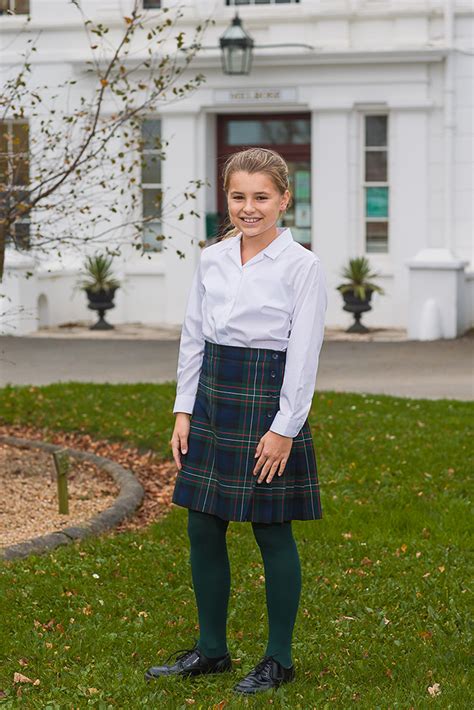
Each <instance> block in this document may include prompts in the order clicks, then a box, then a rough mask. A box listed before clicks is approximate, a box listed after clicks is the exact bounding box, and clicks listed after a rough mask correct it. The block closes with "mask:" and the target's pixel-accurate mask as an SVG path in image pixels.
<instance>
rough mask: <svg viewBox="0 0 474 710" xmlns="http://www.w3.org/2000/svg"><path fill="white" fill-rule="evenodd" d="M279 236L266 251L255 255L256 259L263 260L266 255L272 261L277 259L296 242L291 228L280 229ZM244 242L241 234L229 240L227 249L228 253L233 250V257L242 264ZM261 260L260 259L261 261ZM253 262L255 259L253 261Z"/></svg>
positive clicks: (263, 250)
mask: <svg viewBox="0 0 474 710" xmlns="http://www.w3.org/2000/svg"><path fill="white" fill-rule="evenodd" d="M278 231H279V234H278V236H277V237H275V239H274V240H273V241H272V242H270V244H269V245H268V246H267V247H265V249H262V250H261V251H259V252H258V254H256V255H255V257H254V259H256V257H260V259H263V257H264V255H266V256H268V257H270V259H276V258H277V256H279V255H280V254H281V252H282V251H283V250H284V249H286V247H287V246H288V245H289V244H291V242H293V241H294V239H293V235H292V234H291V230H290V229H289V227H280V228H279V229H278ZM241 241H242V232H239V233H238V234H237V235H235V237H231V238H230V239H229V244H228V245H227V246H226V247H225V249H226V250H227V251H229V250H232V252H231V254H232V256H236V257H237V258H238V263H241V262H240V243H241ZM260 259H258V260H259V261H260ZM252 261H253V259H252Z"/></svg>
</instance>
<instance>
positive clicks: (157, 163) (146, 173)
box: [142, 153, 161, 184]
mask: <svg viewBox="0 0 474 710" xmlns="http://www.w3.org/2000/svg"><path fill="white" fill-rule="evenodd" d="M142 183H155V184H156V183H161V159H160V158H159V157H158V155H156V154H153V153H145V155H144V156H143V159H142Z"/></svg>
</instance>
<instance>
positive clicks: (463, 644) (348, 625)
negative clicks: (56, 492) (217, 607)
mask: <svg viewBox="0 0 474 710" xmlns="http://www.w3.org/2000/svg"><path fill="white" fill-rule="evenodd" d="M173 399H174V384H173V383H169V384H164V385H149V384H140V385H92V384H76V383H67V384H61V385H52V386H47V387H7V388H4V389H3V390H0V423H3V424H6V423H21V424H34V425H35V426H38V427H49V428H50V429H61V430H71V431H72V430H74V431H83V432H88V433H89V434H91V435H94V436H97V437H103V438H105V437H106V438H109V439H110V440H117V441H118V440H121V441H126V442H130V443H131V444H133V445H136V446H140V447H151V448H153V449H155V450H157V451H158V452H159V453H160V454H161V455H163V456H164V457H169V456H170V454H169V450H168V443H167V442H168V441H169V438H170V436H171V427H172V424H173V416H172V414H170V412H171V408H172V402H173ZM471 417H472V405H471V404H470V403H468V402H457V401H453V400H444V401H428V400H414V399H402V398H395V397H388V396H379V395H377V396H376V395H357V394H338V393H333V392H325V393H317V394H316V395H315V397H314V400H313V407H312V410H311V414H310V424H311V426H312V430H313V434H314V438H315V444H316V452H317V457H318V465H319V475H320V483H321V487H322V506H323V516H324V517H323V519H322V520H318V521H305V522H303V521H295V522H294V523H293V527H294V532H295V537H296V540H297V544H298V547H299V551H300V556H301V563H302V568H303V570H302V571H303V591H302V596H301V605H300V610H299V613H298V618H297V623H296V628H295V634H294V646H293V649H294V661H295V665H296V673H297V678H296V680H295V682H293V683H290V684H288V685H286V686H283V687H282V688H280V689H279V690H278V691H276V692H272V693H264V694H262V695H261V696H259V697H253V698H248V699H247V698H243V697H242V696H235V695H234V694H233V693H232V686H233V685H234V684H235V683H236V682H237V681H238V680H239V679H240V678H241V677H242V676H243V675H245V674H246V673H247V672H248V671H249V670H250V669H251V668H252V667H253V666H254V665H255V663H256V662H257V661H258V660H260V658H261V656H262V654H263V652H264V650H265V644H266V632H267V629H266V610H265V591H264V581H263V565H262V563H261V558H260V556H259V553H258V548H257V545H256V543H255V541H254V539H253V535H252V531H251V527H250V525H249V524H247V525H245V524H238V523H231V524H230V527H229V533H228V544H229V555H230V559H231V566H232V593H231V600H230V608H229V624H228V641H229V648H230V651H231V655H232V658H233V659H240V662H238V663H235V664H234V667H235V670H234V671H233V672H232V673H230V674H228V673H226V674H223V675H222V676H202V677H200V678H196V679H194V680H192V679H180V678H165V679H160V680H159V681H158V682H156V683H154V684H153V685H147V684H145V682H144V680H143V673H144V671H145V670H146V668H147V667H148V666H149V665H152V664H155V663H157V662H158V661H163V660H164V659H165V658H166V657H167V656H168V655H169V654H170V653H171V652H172V651H175V650H178V649H186V648H189V647H190V646H192V645H193V642H194V640H195V639H196V637H197V634H198V631H197V627H196V612H195V606H194V596H193V592H192V586H191V577H190V571H189V566H188V556H189V547H188V539H187V533H186V516H187V512H186V510H185V509H183V508H178V507H173V510H172V511H171V512H170V514H169V515H168V516H167V517H166V518H165V519H163V520H161V521H159V522H157V523H156V524H154V525H152V526H151V527H150V528H149V529H147V530H146V532H141V533H133V534H132V533H127V534H123V535H119V536H106V537H102V538H100V539H93V540H88V541H84V542H83V543H80V544H74V545H71V546H68V547H67V548H60V549H58V550H57V551H56V552H54V553H53V554H50V555H45V556H38V557H30V558H29V559H27V560H19V561H15V562H11V563H6V564H4V565H3V567H2V574H1V579H0V619H1V638H0V689H2V691H3V695H2V699H0V706H2V707H12V708H13V707H15V708H16V707H25V708H42V709H44V710H46V709H50V710H53V709H55V710H56V709H61V710H62V709H63V708H64V709H66V708H85V707H94V708H100V709H104V710H105V709H106V708H170V709H171V708H172V709H173V710H175V709H178V708H188V707H194V708H205V709H206V710H207V709H208V708H213V707H216V708H219V710H220V709H221V708H224V707H226V708H241V707H252V708H253V707H255V708H260V707H267V706H269V705H272V706H273V707H278V708H291V709H293V708H302V709H303V710H306V709H307V708H318V710H320V709H321V710H322V709H324V708H331V709H332V708H341V709H343V710H346V709H347V708H350V707H360V708H370V709H374V710H375V709H376V708H380V709H383V710H388V709H391V710H393V709H395V708H403V709H404V710H408V709H409V708H415V709H416V710H420V709H422V708H431V707H437V708H442V709H443V710H447V709H448V708H452V709H453V710H462V709H464V708H465V709H466V710H467V709H470V708H472V707H474V698H473V693H472V690H470V688H469V682H470V683H471V687H472V677H471V678H469V648H470V643H471V634H472V632H471V628H470V625H469V624H470V614H469V612H470V606H469V591H468V577H469V572H470V562H471V558H470V556H469V549H470V547H471V545H470V539H469V538H470V529H472V525H470V512H471V510H472V509H471V507H470V496H469V494H470V488H469V480H468V472H469V471H470V470H471V467H470V464H469V454H470V451H471V450H470V444H469V438H468V433H469V428H470V422H471V421H472V419H471ZM471 549H472V547H471ZM471 608H472V606H471ZM22 659H26V660H22ZM25 663H26V664H27V665H25ZM22 664H23V665H22ZM15 672H20V673H23V674H24V675H27V676H28V677H29V678H31V679H32V680H36V679H39V681H40V683H39V685H37V686H33V685H29V684H28V685H26V684H25V685H22V695H21V698H18V697H17V695H16V692H17V688H18V685H14V684H13V674H14V673H15Z"/></svg>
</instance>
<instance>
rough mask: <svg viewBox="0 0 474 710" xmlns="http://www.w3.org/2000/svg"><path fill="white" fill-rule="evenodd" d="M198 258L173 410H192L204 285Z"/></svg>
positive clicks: (200, 345)
mask: <svg viewBox="0 0 474 710" xmlns="http://www.w3.org/2000/svg"><path fill="white" fill-rule="evenodd" d="M201 259H202V253H201V254H200V256H199V263H198V266H197V269H196V271H195V273H194V277H193V280H192V284H191V290H190V292H189V296H188V301H187V305H186V314H185V317H184V322H183V327H182V330H181V339H180V344H179V356H178V368H177V373H176V399H175V402H174V406H173V413H176V412H187V413H188V414H192V413H193V408H194V402H195V400H196V392H197V387H198V382H199V374H200V371H201V366H202V358H203V354H204V337H203V334H202V299H203V294H204V288H203V285H202V278H201Z"/></svg>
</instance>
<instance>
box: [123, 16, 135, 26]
mask: <svg viewBox="0 0 474 710" xmlns="http://www.w3.org/2000/svg"><path fill="white" fill-rule="evenodd" d="M123 19H124V20H125V22H126V23H127V25H131V24H132V22H133V19H132V18H131V17H124V18H123Z"/></svg>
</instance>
